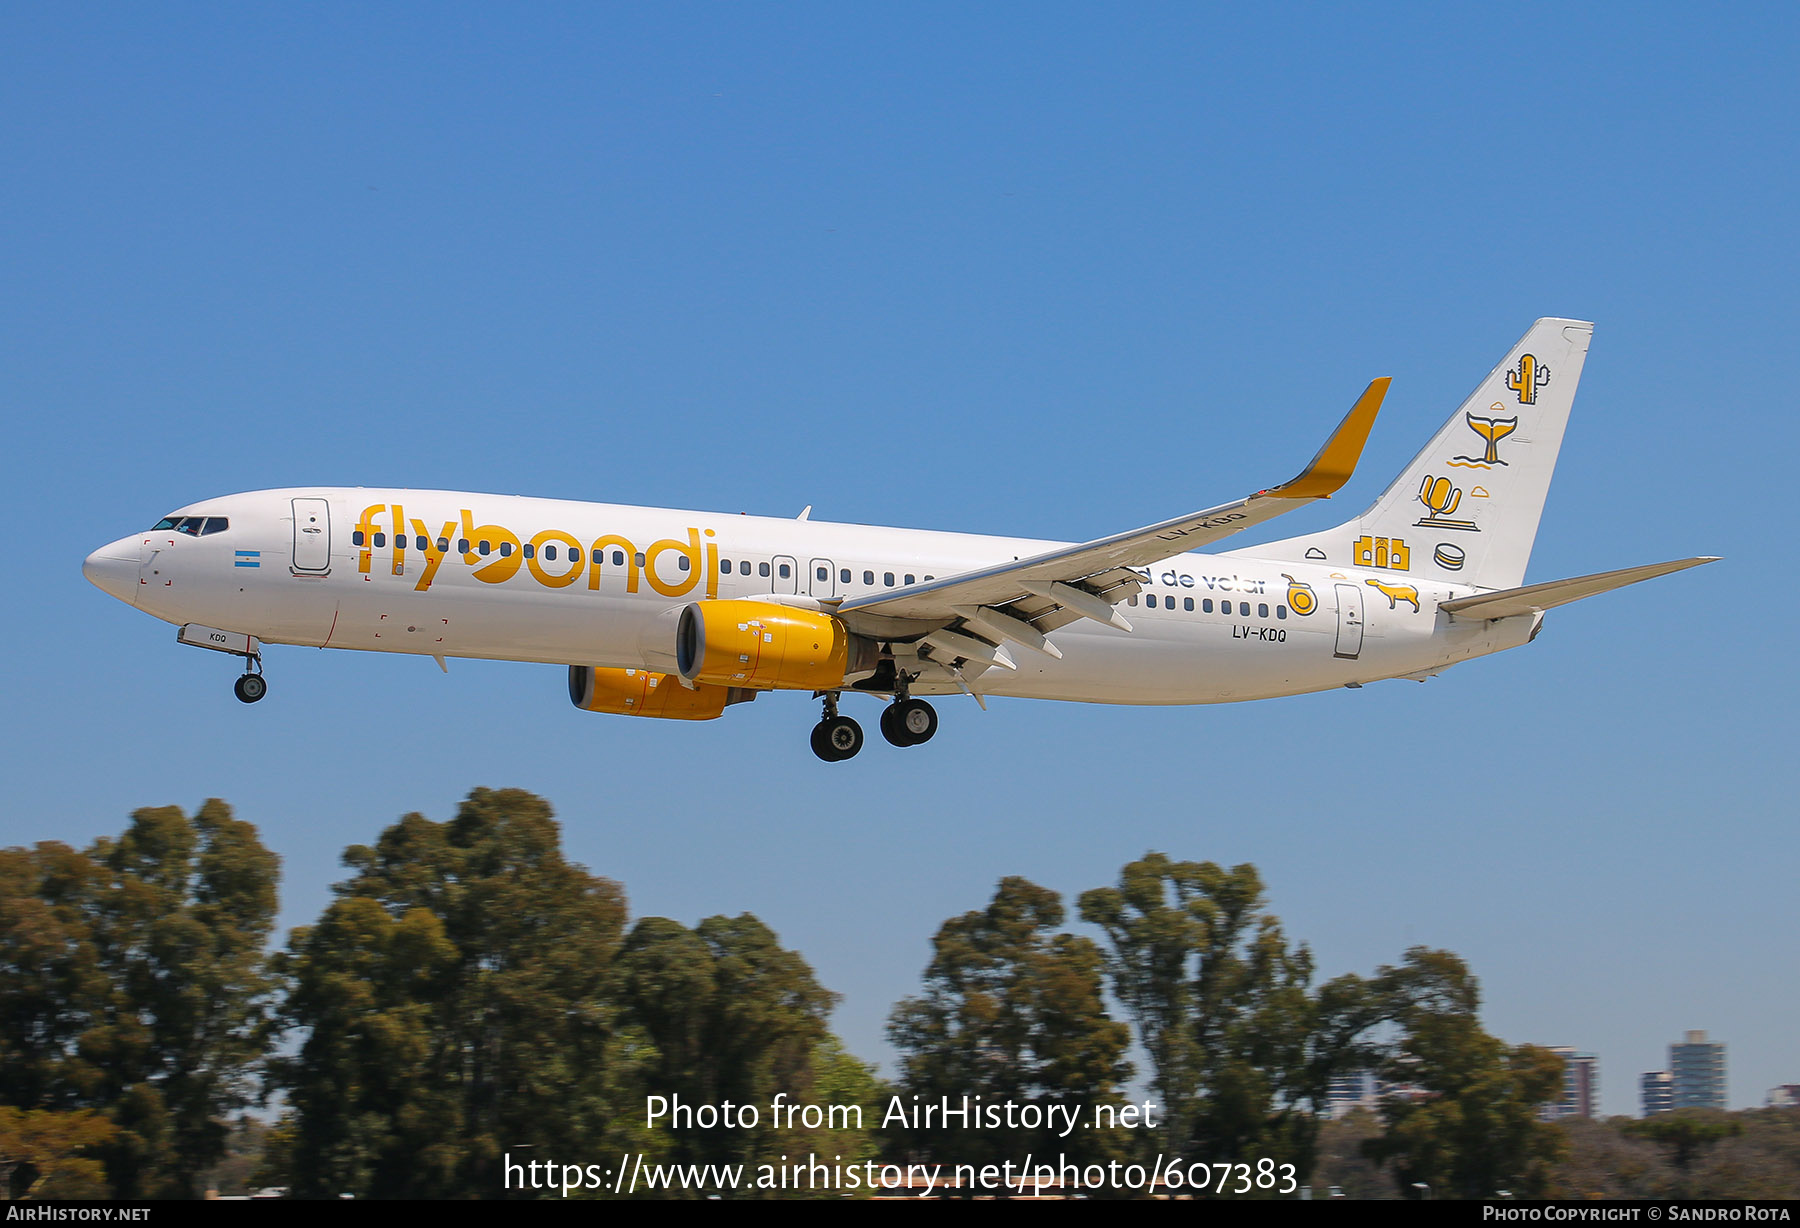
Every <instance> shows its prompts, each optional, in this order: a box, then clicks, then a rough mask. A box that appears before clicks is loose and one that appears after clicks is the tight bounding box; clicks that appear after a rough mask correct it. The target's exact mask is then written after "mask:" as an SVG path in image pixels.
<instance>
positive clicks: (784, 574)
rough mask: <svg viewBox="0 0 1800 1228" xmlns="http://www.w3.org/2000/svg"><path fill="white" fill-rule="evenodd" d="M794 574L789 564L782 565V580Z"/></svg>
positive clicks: (684, 560)
mask: <svg viewBox="0 0 1800 1228" xmlns="http://www.w3.org/2000/svg"><path fill="white" fill-rule="evenodd" d="M681 561H682V562H683V563H685V562H687V560H686V559H682V560H681ZM793 574H794V570H793V568H791V567H789V566H788V565H787V564H786V563H783V564H782V565H781V578H782V579H783V580H785V579H787V578H788V577H789V576H791V575H793Z"/></svg>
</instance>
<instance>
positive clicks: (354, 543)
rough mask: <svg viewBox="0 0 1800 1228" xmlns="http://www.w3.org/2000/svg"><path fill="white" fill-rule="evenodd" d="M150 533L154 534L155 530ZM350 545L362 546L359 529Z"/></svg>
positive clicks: (351, 539) (361, 533)
mask: <svg viewBox="0 0 1800 1228" xmlns="http://www.w3.org/2000/svg"><path fill="white" fill-rule="evenodd" d="M151 531H152V532H154V531H155V530H151ZM350 544H351V545H352V546H360V545H362V544H363V531H362V530H361V529H358V530H357V531H356V532H354V533H352V534H351V535H350Z"/></svg>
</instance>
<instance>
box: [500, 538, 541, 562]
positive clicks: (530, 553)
mask: <svg viewBox="0 0 1800 1228" xmlns="http://www.w3.org/2000/svg"><path fill="white" fill-rule="evenodd" d="M500 553H502V554H505V553H506V547H505V546H502V547H500ZM525 557H526V558H528V559H530V558H536V557H537V547H536V546H534V545H532V544H531V543H530V542H526V543H525Z"/></svg>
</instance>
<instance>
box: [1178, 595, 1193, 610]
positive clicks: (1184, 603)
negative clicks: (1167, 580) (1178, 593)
mask: <svg viewBox="0 0 1800 1228" xmlns="http://www.w3.org/2000/svg"><path fill="white" fill-rule="evenodd" d="M1181 608H1182V609H1184V610H1186V611H1187V612H1188V613H1189V614H1192V613H1193V612H1194V599H1193V598H1192V597H1183V598H1182V599H1181Z"/></svg>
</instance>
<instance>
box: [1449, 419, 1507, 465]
mask: <svg viewBox="0 0 1800 1228" xmlns="http://www.w3.org/2000/svg"><path fill="white" fill-rule="evenodd" d="M1494 408H1495V409H1500V408H1502V407H1501V406H1500V405H1498V404H1496V405H1495V406H1494ZM1463 420H1464V421H1465V422H1467V423H1468V424H1469V429H1470V430H1471V431H1474V432H1475V433H1476V434H1477V435H1479V436H1481V437H1482V438H1483V439H1485V440H1486V441H1487V450H1486V451H1485V452H1483V453H1482V456H1481V459H1480V460H1477V459H1475V458H1474V457H1473V456H1458V457H1456V458H1454V459H1452V460H1447V461H1445V462H1444V463H1445V464H1446V465H1455V466H1457V467H1458V468H1462V469H1492V468H1493V467H1494V466H1495V465H1504V464H1506V462H1505V461H1503V460H1501V459H1500V441H1501V440H1502V439H1505V438H1506V437H1507V436H1508V435H1510V434H1512V433H1513V432H1514V431H1516V430H1518V429H1519V419H1518V415H1516V414H1515V415H1514V416H1513V417H1511V418H1477V417H1476V416H1475V415H1474V414H1471V413H1466V412H1465V413H1464V414H1463Z"/></svg>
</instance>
